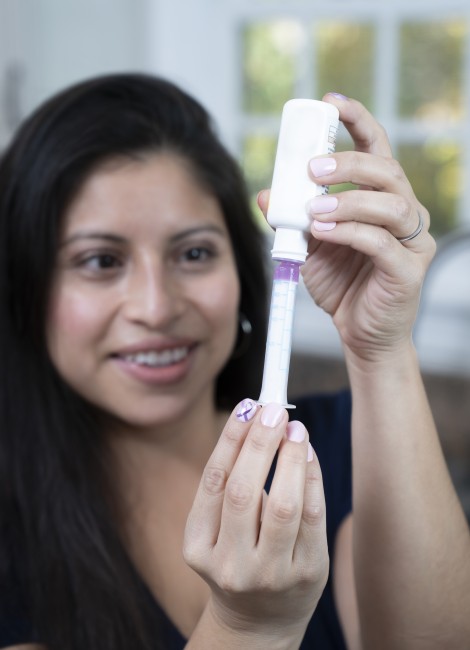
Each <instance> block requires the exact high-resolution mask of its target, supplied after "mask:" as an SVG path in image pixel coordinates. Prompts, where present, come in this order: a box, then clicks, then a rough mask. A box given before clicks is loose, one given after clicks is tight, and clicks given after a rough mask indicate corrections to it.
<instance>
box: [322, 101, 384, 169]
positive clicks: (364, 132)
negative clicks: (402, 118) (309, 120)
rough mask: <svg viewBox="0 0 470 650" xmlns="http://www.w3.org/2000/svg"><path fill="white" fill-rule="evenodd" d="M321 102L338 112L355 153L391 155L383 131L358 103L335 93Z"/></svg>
mask: <svg viewBox="0 0 470 650" xmlns="http://www.w3.org/2000/svg"><path fill="white" fill-rule="evenodd" d="M323 101H325V102H328V103H329V104H333V105H334V106H336V107H337V109H338V110H339V119H340V120H341V122H342V123H343V124H344V126H345V127H346V129H347V130H348V131H349V133H350V135H351V137H352V139H353V141H354V145H355V149H356V151H364V152H366V153H373V154H376V155H378V156H386V157H389V156H391V155H392V149H391V146H390V141H389V139H388V136H387V133H386V131H385V129H384V128H383V126H382V125H381V124H379V123H378V122H377V120H376V119H375V118H374V117H373V115H371V113H369V111H368V110H367V109H366V108H365V107H364V106H363V105H362V104H361V103H360V102H358V101H356V100H355V99H351V98H348V97H344V96H342V95H338V94H336V93H327V94H326V95H325V96H324V97H323Z"/></svg>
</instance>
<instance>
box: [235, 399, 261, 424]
mask: <svg viewBox="0 0 470 650" xmlns="http://www.w3.org/2000/svg"><path fill="white" fill-rule="evenodd" d="M257 408H258V404H257V403H256V402H255V401H254V400H252V399H244V400H243V402H240V404H239V405H238V408H237V412H236V416H237V420H240V422H248V420H251V418H252V417H254V415H255V413H256V409H257Z"/></svg>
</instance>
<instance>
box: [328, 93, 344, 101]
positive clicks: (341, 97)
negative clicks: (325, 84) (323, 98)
mask: <svg viewBox="0 0 470 650" xmlns="http://www.w3.org/2000/svg"><path fill="white" fill-rule="evenodd" d="M327 94H328V95H331V96H332V97H336V99H346V100H347V99H349V97H346V95H342V94H341V93H327Z"/></svg>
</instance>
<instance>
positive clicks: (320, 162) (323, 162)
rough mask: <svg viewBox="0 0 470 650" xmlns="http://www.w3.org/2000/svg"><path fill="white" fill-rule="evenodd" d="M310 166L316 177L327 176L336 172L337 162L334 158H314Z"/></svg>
mask: <svg viewBox="0 0 470 650" xmlns="http://www.w3.org/2000/svg"><path fill="white" fill-rule="evenodd" d="M309 165H310V169H311V171H312V174H313V175H314V176H315V177H319V176H327V175H328V174H331V173H332V172H334V171H335V169H336V160H335V159H334V158H313V159H312V160H311V161H310V163H309Z"/></svg>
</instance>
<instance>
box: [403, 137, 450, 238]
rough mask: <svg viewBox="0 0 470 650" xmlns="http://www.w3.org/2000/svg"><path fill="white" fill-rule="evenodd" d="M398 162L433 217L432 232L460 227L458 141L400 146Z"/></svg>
mask: <svg viewBox="0 0 470 650" xmlns="http://www.w3.org/2000/svg"><path fill="white" fill-rule="evenodd" d="M397 157H398V160H399V161H400V163H401V164H402V166H403V169H404V170H405V172H406V174H407V176H408V178H409V180H410V182H411V185H412V186H413V189H414V191H415V193H416V196H417V197H418V200H419V201H421V203H422V204H423V205H424V206H426V208H427V209H428V210H429V212H430V214H431V232H432V234H433V235H434V236H436V237H437V236H439V235H443V234H445V233H446V232H449V231H450V230H452V228H455V226H456V224H457V207H458V198H459V195H460V192H461V178H460V174H461V171H460V169H461V168H460V164H461V150H460V147H459V145H458V144H456V143H455V142H449V141H447V142H443V141H441V142H431V143H428V144H424V145H417V144H401V145H400V146H399V147H398V155H397Z"/></svg>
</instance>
